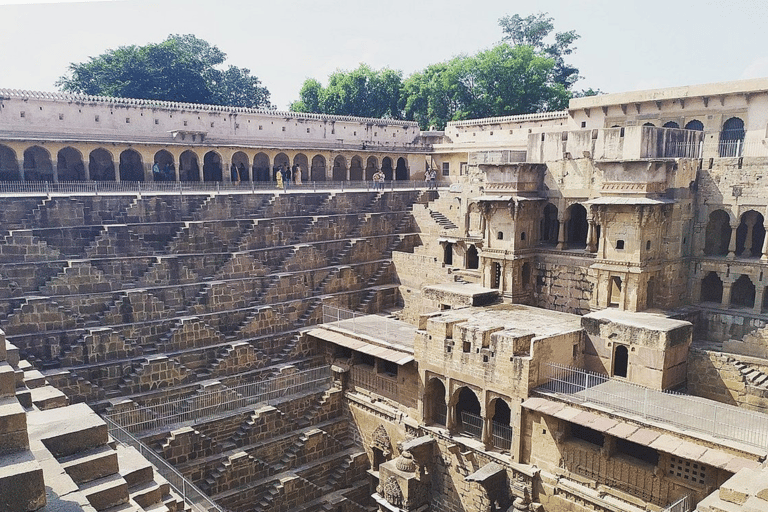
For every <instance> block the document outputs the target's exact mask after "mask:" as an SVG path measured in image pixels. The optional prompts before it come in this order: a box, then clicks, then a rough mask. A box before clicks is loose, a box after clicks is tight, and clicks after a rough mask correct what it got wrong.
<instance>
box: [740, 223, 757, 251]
mask: <svg viewBox="0 0 768 512" xmlns="http://www.w3.org/2000/svg"><path fill="white" fill-rule="evenodd" d="M755 221H757V219H756V218H755V216H754V215H749V216H747V218H746V219H744V223H745V224H746V225H747V238H746V239H744V251H743V252H742V253H741V256H742V257H744V258H749V257H750V256H752V233H753V231H754V227H755Z"/></svg>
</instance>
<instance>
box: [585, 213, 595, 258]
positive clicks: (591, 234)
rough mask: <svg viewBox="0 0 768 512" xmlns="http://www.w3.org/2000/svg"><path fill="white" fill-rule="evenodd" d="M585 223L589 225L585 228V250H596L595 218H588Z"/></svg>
mask: <svg viewBox="0 0 768 512" xmlns="http://www.w3.org/2000/svg"><path fill="white" fill-rule="evenodd" d="M587 223H588V225H589V227H588V228H587V248H586V251H587V252H592V253H594V252H597V247H596V245H595V219H592V218H590V219H588V220H587Z"/></svg>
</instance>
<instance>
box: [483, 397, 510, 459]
mask: <svg viewBox="0 0 768 512" xmlns="http://www.w3.org/2000/svg"><path fill="white" fill-rule="evenodd" d="M488 416H489V417H490V419H491V442H492V444H493V446H494V447H496V448H499V449H501V450H509V448H510V446H511V441H512V436H511V433H512V431H511V428H510V423H511V421H512V409H511V408H510V407H509V404H508V403H507V401H506V400H504V399H503V398H500V397H499V398H494V399H493V400H491V402H490V403H489V404H488Z"/></svg>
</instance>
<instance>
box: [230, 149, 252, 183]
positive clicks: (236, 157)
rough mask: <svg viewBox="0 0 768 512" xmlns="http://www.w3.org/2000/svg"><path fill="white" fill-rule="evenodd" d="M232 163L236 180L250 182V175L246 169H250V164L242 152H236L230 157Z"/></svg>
mask: <svg viewBox="0 0 768 512" xmlns="http://www.w3.org/2000/svg"><path fill="white" fill-rule="evenodd" d="M232 163H233V164H235V168H236V169H237V179H238V180H240V181H250V179H251V173H249V172H248V169H250V168H251V163H250V162H249V161H248V155H246V154H245V153H244V152H242V151H236V152H235V153H234V154H233V155H232Z"/></svg>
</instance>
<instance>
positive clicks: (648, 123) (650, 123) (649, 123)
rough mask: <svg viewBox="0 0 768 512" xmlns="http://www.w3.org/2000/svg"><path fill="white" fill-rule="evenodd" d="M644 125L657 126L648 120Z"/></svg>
mask: <svg viewBox="0 0 768 512" xmlns="http://www.w3.org/2000/svg"><path fill="white" fill-rule="evenodd" d="M643 126H656V125H655V124H653V123H652V122H650V121H648V122H647V123H643Z"/></svg>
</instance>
